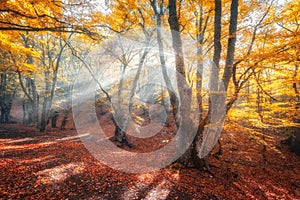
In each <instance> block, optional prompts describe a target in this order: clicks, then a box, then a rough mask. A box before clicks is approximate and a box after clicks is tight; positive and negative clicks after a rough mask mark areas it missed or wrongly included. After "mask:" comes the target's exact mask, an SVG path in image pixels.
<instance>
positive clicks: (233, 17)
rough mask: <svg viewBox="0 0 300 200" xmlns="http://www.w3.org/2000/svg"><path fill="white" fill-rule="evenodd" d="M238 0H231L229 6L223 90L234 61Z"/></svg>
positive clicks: (226, 86)
mask: <svg viewBox="0 0 300 200" xmlns="http://www.w3.org/2000/svg"><path fill="white" fill-rule="evenodd" d="M238 2H239V1H238V0H232V2H231V8H230V24H229V38H228V47H227V56H226V63H225V69H224V74H223V78H222V81H223V83H224V88H225V91H227V89H228V85H229V81H230V79H231V77H232V67H233V62H234V51H235V43H236V32H237V20H238V5H239V4H238Z"/></svg>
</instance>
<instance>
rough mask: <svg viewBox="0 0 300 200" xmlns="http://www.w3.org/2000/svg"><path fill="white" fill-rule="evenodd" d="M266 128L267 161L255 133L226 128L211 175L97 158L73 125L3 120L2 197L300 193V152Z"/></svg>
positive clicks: (291, 195)
mask: <svg viewBox="0 0 300 200" xmlns="http://www.w3.org/2000/svg"><path fill="white" fill-rule="evenodd" d="M107 128H108V129H111V131H112V132H113V126H112V124H111V123H108V124H107ZM264 134H265V135H266V136H269V137H266V142H267V144H268V145H267V148H266V153H265V155H266V157H265V158H266V160H264V158H263V154H262V152H263V146H262V145H261V144H260V143H258V142H257V141H256V140H255V139H253V137H251V136H250V135H249V134H244V133H241V132H240V131H235V130H232V131H230V132H229V131H228V130H227V131H223V133H222V135H221V144H222V155H221V156H219V157H218V158H216V157H214V156H210V157H209V161H210V163H211V164H212V166H211V172H212V173H213V176H212V175H211V174H209V173H207V172H205V171H199V170H196V169H185V168H182V167H181V166H179V165H176V164H173V165H171V166H167V167H165V168H163V169H160V170H157V171H153V172H149V173H139V174H137V173H125V172H122V171H117V170H114V169H112V168H110V167H108V166H106V165H104V164H102V163H101V162H99V161H98V160H96V159H95V158H94V157H93V156H92V154H90V153H89V151H88V150H87V149H86V148H85V146H84V144H83V143H82V141H81V140H80V138H79V137H78V134H77V132H76V130H72V129H71V128H70V127H67V129H66V130H59V129H51V128H48V129H47V131H46V132H45V133H39V132H35V131H34V130H33V128H32V127H24V126H23V125H21V124H1V125H0V199H114V200H117V199H128V200H131V199H300V158H299V157H297V156H296V155H295V154H294V153H292V152H290V151H289V150H288V147H287V146H284V145H282V144H281V143H280V141H281V140H282V139H283V137H281V136H275V135H270V134H268V133H264ZM161 139H163V138H161ZM156 143H157V141H156ZM156 143H154V142H153V143H151V141H149V142H148V144H147V145H143V144H133V145H134V147H133V149H135V148H151V147H153V145H156ZM217 147H218V146H217ZM146 150H147V149H146Z"/></svg>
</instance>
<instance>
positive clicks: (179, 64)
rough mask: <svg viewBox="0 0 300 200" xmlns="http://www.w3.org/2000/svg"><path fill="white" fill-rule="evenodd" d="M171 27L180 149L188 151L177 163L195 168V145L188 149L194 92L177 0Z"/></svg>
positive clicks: (171, 3)
mask: <svg viewBox="0 0 300 200" xmlns="http://www.w3.org/2000/svg"><path fill="white" fill-rule="evenodd" d="M168 21H169V26H170V29H171V31H172V44H173V49H174V53H175V67H176V72H177V73H176V78H177V87H178V91H179V97H180V106H179V112H178V114H177V121H178V122H180V129H179V130H178V131H177V134H179V141H178V143H179V146H178V148H179V149H183V148H184V149H187V151H185V153H184V154H183V155H182V156H181V157H180V158H179V159H178V160H177V162H179V163H181V164H183V165H185V166H194V165H195V164H196V163H195V162H194V160H193V158H192V150H193V148H194V145H190V146H189V147H187V145H188V142H187V138H189V136H188V135H189V134H190V133H191V131H192V129H193V128H194V125H193V122H192V120H191V118H190V111H191V99H192V90H191V87H190V86H189V85H188V83H187V82H186V79H185V68H184V66H185V65H184V57H183V50H182V41H181V35H180V32H179V21H178V17H177V9H176V0H170V1H169V19H168Z"/></svg>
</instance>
